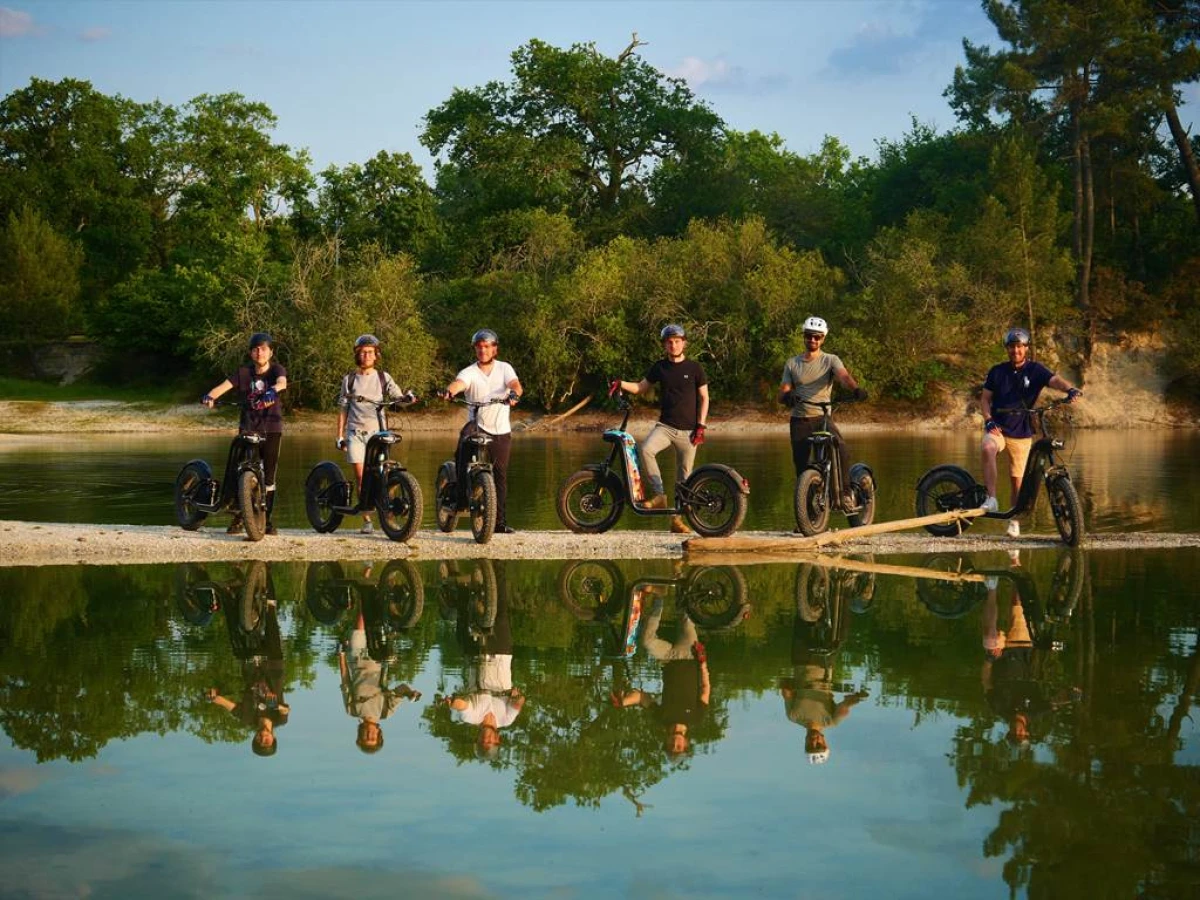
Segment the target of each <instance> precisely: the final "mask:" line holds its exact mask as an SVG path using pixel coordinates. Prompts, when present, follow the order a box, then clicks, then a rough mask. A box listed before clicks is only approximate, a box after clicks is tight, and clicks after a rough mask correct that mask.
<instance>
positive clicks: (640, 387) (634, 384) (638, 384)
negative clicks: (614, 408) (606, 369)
mask: <svg viewBox="0 0 1200 900" xmlns="http://www.w3.org/2000/svg"><path fill="white" fill-rule="evenodd" d="M621 390H623V391H625V392H626V393H627V394H644V393H646V391H648V390H650V382H649V381H647V380H646V379H645V378H643V379H642V380H641V381H622V382H621Z"/></svg>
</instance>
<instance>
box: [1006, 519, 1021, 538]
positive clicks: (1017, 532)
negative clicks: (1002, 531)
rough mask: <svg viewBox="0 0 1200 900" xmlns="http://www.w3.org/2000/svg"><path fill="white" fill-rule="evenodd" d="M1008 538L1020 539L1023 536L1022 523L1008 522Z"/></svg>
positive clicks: (1012, 520) (1013, 520)
mask: <svg viewBox="0 0 1200 900" xmlns="http://www.w3.org/2000/svg"><path fill="white" fill-rule="evenodd" d="M1008 536H1009V537H1020V536H1021V523H1020V522H1018V521H1017V520H1016V519H1009V520H1008Z"/></svg>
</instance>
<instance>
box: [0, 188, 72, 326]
mask: <svg viewBox="0 0 1200 900" xmlns="http://www.w3.org/2000/svg"><path fill="white" fill-rule="evenodd" d="M82 264H83V252H82V251H81V250H80V248H79V247H78V245H76V244H75V243H73V242H72V241H70V240H68V239H67V238H65V237H63V236H62V235H60V234H57V233H56V232H55V231H54V229H53V228H51V227H50V223H48V222H47V221H46V220H45V219H44V218H43V217H42V215H41V213H39V212H38V211H37V210H36V209H32V208H29V207H25V208H24V209H22V210H21V211H20V212H11V213H9V215H8V222H7V224H6V225H5V226H4V230H3V231H0V304H2V309H0V338H10V339H20V340H31V339H38V338H60V337H66V336H67V335H68V334H71V333H72V331H74V330H75V329H76V328H77V327H78V326H79V325H80V324H81V320H82V317H81V316H80V312H79V308H78V299H79V270H80V267H81V266H82Z"/></svg>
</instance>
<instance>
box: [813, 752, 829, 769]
mask: <svg viewBox="0 0 1200 900" xmlns="http://www.w3.org/2000/svg"><path fill="white" fill-rule="evenodd" d="M808 761H809V762H810V763H812V764H813V765H814V766H819V765H821V764H822V763H827V762H829V751H828V750H818V751H817V752H816V753H810V754H808Z"/></svg>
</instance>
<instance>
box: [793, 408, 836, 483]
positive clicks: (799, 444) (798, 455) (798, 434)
mask: <svg viewBox="0 0 1200 900" xmlns="http://www.w3.org/2000/svg"><path fill="white" fill-rule="evenodd" d="M820 427H821V416H812V417H810V418H804V419H802V418H798V417H796V416H793V417H792V421H791V426H790V428H791V434H792V465H793V466H795V468H796V477H797V478H799V477H800V473H801V472H803V471H804V469H805V468H806V467H807V466H808V452H809V450H810V449H811V448H812V444H810V443H809V442H808V439H809V438H810V437H811V436H812V433H813V432H814V431H816V430H817V429H818V428H820ZM829 430H830V431H831V432H833V433H834V434H835V435H837V450H838V459H839V460H840V462H841V466H842V474H843V476H844V477H846V478H849V477H850V451H849V449H847V447H846V442H845V441H844V440H842V433H841V432H840V431H838V427H837V426H836V425H834V424H833V423H832V422H830V423H829Z"/></svg>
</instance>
